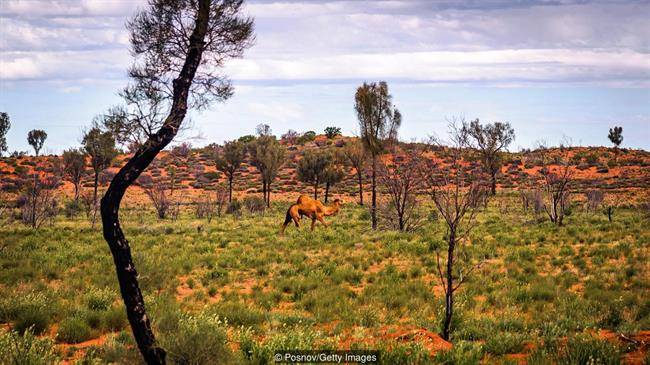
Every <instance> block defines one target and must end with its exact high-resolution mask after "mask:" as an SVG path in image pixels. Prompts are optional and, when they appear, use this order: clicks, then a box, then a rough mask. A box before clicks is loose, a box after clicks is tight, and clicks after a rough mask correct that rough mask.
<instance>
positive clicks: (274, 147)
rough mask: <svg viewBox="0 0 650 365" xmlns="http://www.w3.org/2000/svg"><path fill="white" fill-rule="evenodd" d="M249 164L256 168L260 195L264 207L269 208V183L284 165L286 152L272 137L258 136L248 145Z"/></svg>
mask: <svg viewBox="0 0 650 365" xmlns="http://www.w3.org/2000/svg"><path fill="white" fill-rule="evenodd" d="M248 149H249V152H250V155H251V164H252V165H253V166H255V167H256V168H257V170H258V171H259V172H260V176H261V177H262V193H263V194H264V200H265V201H266V206H267V207H270V206H271V183H273V180H275V178H276V177H277V176H278V171H279V170H280V167H281V166H282V164H283V163H284V159H285V154H286V150H285V148H284V146H282V145H281V144H280V143H279V142H278V141H277V140H276V139H275V137H274V136H271V135H260V136H259V137H257V138H256V139H255V140H254V141H253V142H250V143H249V144H248Z"/></svg>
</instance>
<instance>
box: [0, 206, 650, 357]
mask: <svg viewBox="0 0 650 365" xmlns="http://www.w3.org/2000/svg"><path fill="white" fill-rule="evenodd" d="M498 199H504V200H509V201H512V202H511V204H512V207H511V209H509V210H508V211H507V212H506V213H502V212H501V211H499V209H498V208H497V207H498V205H497V204H496V203H491V204H490V208H489V209H488V210H487V211H486V212H482V213H481V214H479V216H478V225H477V227H476V229H475V230H474V231H473V232H472V234H471V235H470V243H467V244H464V245H462V247H461V248H460V250H461V253H462V255H463V257H466V258H469V259H470V260H471V261H472V262H479V261H485V263H484V264H483V265H482V266H481V268H480V269H478V270H476V271H475V272H474V273H473V275H472V276H471V277H469V278H468V280H467V282H466V283H465V284H464V285H463V286H462V287H461V288H460V289H459V290H458V292H457V298H456V308H455V310H456V312H455V317H454V322H453V328H454V332H453V334H452V342H454V344H455V345H456V346H455V347H454V349H453V350H452V351H449V352H445V353H439V354H437V355H435V356H433V357H432V355H431V354H428V353H427V352H426V351H425V350H422V349H421V348H419V347H418V346H419V345H418V344H417V343H411V342H409V343H402V342H399V343H393V342H392V340H390V339H386V338H381V336H380V335H379V333H380V329H381V328H382V327H384V326H389V327H390V326H393V327H394V326H404V327H408V326H411V327H413V326H417V327H420V328H425V329H428V330H431V331H434V332H435V331H439V329H440V318H441V314H442V313H443V302H444V301H443V298H442V294H441V293H440V291H439V282H438V278H437V264H436V255H435V252H433V250H435V249H440V248H441V247H443V246H442V245H443V244H444V243H443V242H444V235H445V229H444V227H443V225H442V222H441V221H440V220H429V221H428V222H427V224H426V225H425V226H424V227H423V228H422V229H421V230H420V231H417V232H413V233H397V232H388V231H377V232H373V231H372V230H370V229H369V226H370V222H369V215H368V210H367V209H363V208H361V207H358V206H356V205H351V204H348V205H345V206H344V208H343V210H342V212H341V213H340V214H339V215H338V216H336V217H327V218H326V220H327V221H328V222H331V223H332V225H331V227H330V228H328V229H324V228H323V227H322V226H320V225H317V227H316V230H315V231H314V232H310V231H309V227H308V226H309V224H308V223H309V222H306V221H303V226H302V227H301V228H300V229H296V228H295V227H293V226H291V227H289V228H288V229H287V232H286V236H285V237H283V238H282V237H279V235H278V231H279V225H280V224H281V223H282V221H283V218H284V212H285V209H286V205H287V204H286V203H275V204H273V205H272V207H271V209H269V210H267V211H266V212H264V213H256V214H255V215H251V214H250V213H248V212H247V211H245V210H244V211H242V213H241V216H240V217H234V216H232V215H225V216H223V217H216V218H215V219H213V220H212V222H211V223H209V224H208V223H207V221H206V220H198V219H195V218H193V216H192V215H191V212H190V211H189V210H188V211H187V212H184V213H183V214H182V215H181V217H180V218H179V219H178V220H177V221H174V222H172V221H171V220H165V221H159V220H157V219H156V218H155V214H154V212H153V210H149V209H144V210H143V209H140V208H137V207H134V206H128V205H127V207H125V208H124V209H123V211H122V223H123V227H124V231H125V234H126V236H127V238H128V239H129V242H130V244H131V249H132V253H133V257H134V261H135V265H136V267H137V269H138V273H139V274H140V276H139V279H140V286H141V289H142V291H143V293H144V295H145V299H146V303H147V309H148V312H149V316H150V318H151V319H152V323H153V326H154V331H155V332H156V334H157V335H158V337H159V339H160V343H161V345H162V346H163V347H165V348H166V349H167V350H168V351H169V352H170V361H172V362H185V361H188V362H192V361H195V360H196V361H198V362H201V361H203V362H213V361H216V360H214V359H216V358H212V357H210V356H211V355H210V353H206V352H205V351H203V350H202V349H203V348H211V349H214V353H215V354H217V353H218V354H219V359H227V363H237V362H239V363H265V361H269V360H270V359H271V358H270V356H272V354H273V350H275V349H280V348H283V347H282V346H296V347H297V348H337V347H338V346H339V344H341V343H345V344H347V345H350V344H351V346H352V345H353V346H358V347H362V348H375V349H379V350H380V351H381V352H382V356H383V358H385V359H390V361H392V362H393V363H430V362H439V363H441V362H446V363H476V362H478V361H479V360H480V359H481V358H486V357H487V358H489V359H490V360H494V361H495V362H504V363H507V358H506V357H505V355H507V354H510V353H516V352H522V351H523V352H526V351H528V350H526V349H527V348H529V347H528V346H526V345H527V344H533V346H532V348H538V349H544V347H543V344H544V343H545V341H544V339H545V338H548V337H549V336H555V337H568V338H569V339H573V338H576V340H575V341H573V342H572V340H569V341H568V342H566V341H565V342H566V349H565V350H562V351H559V352H557V351H556V352H551V351H547V352H544V351H542V350H539V351H537V352H535V353H534V354H533V355H534V360H535V361H539V363H543V361H544V359H547V360H552V361H558V360H559V359H558V358H556V357H557V356H559V355H558V354H562V356H564V357H563V358H562V359H565V360H566V361H567V363H580V361H581V359H582V358H584V356H591V355H593V356H601V357H602V360H603V361H604V362H605V363H616V362H615V359H616V358H617V356H618V357H620V354H618V353H617V352H616V351H617V350H616V349H612V348H609V347H606V344H605V345H602V346H601V345H600V344H599V343H592V342H588V341H586V340H584V338H583V333H586V332H590V331H593V330H594V329H609V330H614V331H622V332H636V331H640V330H649V329H650V306H648V303H647V298H648V297H650V283H649V281H648V279H647V278H648V277H650V272H648V271H649V269H648V266H647V264H646V263H647V262H648V260H649V258H648V252H650V251H649V250H648V249H649V248H650V232H649V231H648V229H647V226H648V220H647V218H646V217H644V213H643V212H641V211H637V210H634V209H618V210H617V212H616V217H615V221H614V222H613V223H611V224H610V223H609V222H608V221H607V218H606V217H605V216H603V215H602V214H600V213H587V212H584V211H582V210H581V209H578V208H576V209H574V211H573V214H572V215H571V216H570V217H568V218H567V220H566V222H565V223H566V225H565V226H564V227H555V226H553V225H552V224H550V223H548V222H545V221H540V222H538V221H536V220H535V217H534V216H532V215H524V214H522V213H521V211H520V208H518V207H515V204H516V203H514V200H513V197H512V196H507V195H504V196H500V197H499V198H498ZM199 227H200V229H199ZM0 237H2V239H3V242H5V243H6V247H5V248H4V250H3V251H2V255H0V267H1V270H0V291H2V293H3V295H2V297H1V298H0V322H2V323H7V324H8V325H9V327H10V328H13V329H15V330H16V331H19V332H24V331H26V330H27V329H28V328H30V327H31V328H32V329H31V331H33V332H34V333H39V334H40V333H52V330H53V326H56V327H57V328H58V330H57V331H56V332H58V337H57V339H56V340H57V341H58V342H67V343H75V342H81V341H84V340H87V339H92V338H98V337H102V338H104V337H105V338H108V339H107V340H106V341H105V343H104V344H103V345H101V346H98V347H97V348H93V349H92V350H89V351H86V353H85V360H88V362H92V361H99V362H102V363H104V362H111V361H112V362H118V363H132V362H134V361H139V358H138V355H137V352H136V350H135V349H134V346H133V339H132V338H131V335H130V331H129V328H128V322H127V320H126V316H125V314H124V311H123V307H122V302H121V298H120V296H119V287H118V285H117V280H116V278H115V270H114V267H113V261H112V258H111V256H110V252H109V249H108V246H107V244H106V242H105V241H104V240H103V238H102V235H101V230H100V229H95V230H93V229H91V227H90V225H89V223H88V222H87V221H85V220H84V219H82V218H81V216H78V217H77V218H65V217H64V216H63V215H62V216H59V217H58V218H57V220H56V221H55V223H54V225H52V226H45V227H43V228H42V229H40V230H38V231H33V230H31V229H29V228H27V227H24V226H22V225H19V224H16V223H11V224H5V225H3V226H1V227H0ZM434 287H436V289H434ZM208 332H209V333H210V335H209V336H208V335H205V334H206V333H208ZM29 333H32V332H28V334H29ZM590 333H591V332H590ZM2 336H4V337H2V339H1V340H2V341H9V340H10V335H9V334H8V333H6V332H5V333H4V334H2ZM17 336H19V335H17ZM368 337H375V338H376V339H377V341H375V342H373V343H372V344H368V343H365V342H364V339H366V338H368ZM583 340H584V341H583ZM25 341H27V340H25ZM580 341H582V342H580ZM585 341H586V342H585ZM48 344H49V343H48ZM41 345H42V346H45V345H47V344H45V343H43V344H40V345H39V346H41ZM49 345H51V346H55V347H56V345H52V344H49ZM599 346H600V347H599ZM41 350H42V349H38V351H41ZM615 350H616V351H615ZM35 351H36V350H35ZM590 354H591V355H590ZM594 354H595V355H594ZM617 354H618V355H617ZM70 355H71V354H69V353H60V354H58V356H60V357H66V356H70ZM409 355H412V356H411V360H413V361H411V362H406V359H408V358H409ZM533 355H531V356H533ZM576 359H577V360H576Z"/></svg>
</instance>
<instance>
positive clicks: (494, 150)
mask: <svg viewBox="0 0 650 365" xmlns="http://www.w3.org/2000/svg"><path fill="white" fill-rule="evenodd" d="M463 129H464V130H465V133H466V134H467V136H468V137H469V138H468V140H469V142H470V146H471V147H473V148H476V149H477V150H478V151H479V152H480V154H481V162H482V163H483V168H484V169H485V170H486V171H487V172H488V173H489V174H490V177H491V178H492V180H491V181H492V185H491V191H492V195H494V194H496V188H497V187H496V184H497V178H496V176H497V173H498V172H499V171H500V169H501V165H502V164H503V161H502V158H501V152H502V151H503V150H504V149H506V148H508V145H510V143H512V141H514V139H515V130H514V129H513V128H512V126H511V125H510V123H501V122H495V123H488V124H481V123H480V122H479V120H478V119H475V120H473V121H472V122H470V123H463Z"/></svg>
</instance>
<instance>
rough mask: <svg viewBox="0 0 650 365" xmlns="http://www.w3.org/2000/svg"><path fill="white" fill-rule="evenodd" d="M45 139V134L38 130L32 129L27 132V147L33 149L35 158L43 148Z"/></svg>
mask: <svg viewBox="0 0 650 365" xmlns="http://www.w3.org/2000/svg"><path fill="white" fill-rule="evenodd" d="M46 139H47V133H45V131H42V130H40V129H32V130H31V131H29V133H27V143H29V145H30V146H32V148H34V153H35V154H36V156H37V157H38V153H39V152H40V151H41V148H43V144H44V143H45V140H46Z"/></svg>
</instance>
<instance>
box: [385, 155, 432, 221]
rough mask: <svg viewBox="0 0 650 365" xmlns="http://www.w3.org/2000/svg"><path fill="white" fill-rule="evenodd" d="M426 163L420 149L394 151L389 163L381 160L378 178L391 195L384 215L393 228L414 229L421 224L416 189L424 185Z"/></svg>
mask: <svg viewBox="0 0 650 365" xmlns="http://www.w3.org/2000/svg"><path fill="white" fill-rule="evenodd" d="M424 166H425V164H424V162H423V158H422V156H421V151H417V150H411V151H407V152H405V153H402V154H395V155H393V162H392V163H391V164H389V165H385V164H380V167H379V171H378V173H379V182H380V184H381V186H382V187H383V188H384V190H385V191H386V194H387V195H388V198H389V204H388V207H387V209H386V210H384V211H385V213H386V214H384V216H383V217H382V218H383V220H384V221H387V222H389V225H390V226H391V228H394V229H398V230H400V231H412V230H415V229H417V228H419V227H420V225H421V223H422V216H421V215H420V214H419V211H418V209H419V201H418V199H417V193H418V192H419V191H421V190H422V188H423V187H424V175H423V174H422V169H423V167H424Z"/></svg>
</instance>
